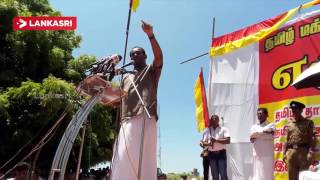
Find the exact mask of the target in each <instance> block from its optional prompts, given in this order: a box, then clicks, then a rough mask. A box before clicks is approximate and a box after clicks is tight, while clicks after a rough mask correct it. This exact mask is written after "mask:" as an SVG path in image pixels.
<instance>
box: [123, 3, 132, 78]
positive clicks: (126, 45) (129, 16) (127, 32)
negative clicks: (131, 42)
mask: <svg viewBox="0 0 320 180" xmlns="http://www.w3.org/2000/svg"><path fill="white" fill-rule="evenodd" d="M131 12H132V0H130V4H129V13H128V20H127V29H126V42H125V45H124V53H123V66H124V65H125V64H126V55H127V48H128V38H129V29H130V21H131ZM121 80H122V77H121Z"/></svg>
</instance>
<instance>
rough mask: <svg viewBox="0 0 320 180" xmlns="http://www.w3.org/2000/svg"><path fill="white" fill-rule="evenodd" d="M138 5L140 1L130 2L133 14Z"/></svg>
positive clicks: (133, 0)
mask: <svg viewBox="0 0 320 180" xmlns="http://www.w3.org/2000/svg"><path fill="white" fill-rule="evenodd" d="M139 4H140V0H132V10H133V12H136V11H137V9H138V6H139Z"/></svg>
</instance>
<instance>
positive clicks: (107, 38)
mask: <svg viewBox="0 0 320 180" xmlns="http://www.w3.org/2000/svg"><path fill="white" fill-rule="evenodd" d="M306 2H308V0H300V1H299V0H140V6H139V8H138V11H137V12H136V13H133V14H132V17H131V26H130V32H129V42H128V50H130V49H131V48H132V47H133V46H135V45H139V46H142V47H144V48H145V49H146V52H147V54H148V55H149V57H152V51H151V47H150V44H149V40H148V38H147V37H146V35H145V34H144V33H143V31H142V30H141V27H140V20H142V19H143V20H145V21H146V22H149V23H151V24H152V25H153V26H154V33H155V36H156V38H157V39H158V42H159V44H160V46H161V48H162V50H163V54H164V68H163V71H162V75H161V80H160V85H159V91H158V101H159V105H160V121H159V123H160V127H161V148H162V151H161V168H162V170H163V171H164V172H188V171H191V170H192V169H193V168H198V169H199V170H200V172H201V171H202V161H201V158H200V156H199V155H200V152H201V149H200V147H199V140H200V139H201V136H202V135H201V133H198V132H197V130H196V123H195V106H194V99H193V86H194V83H195V80H196V78H197V76H198V73H199V71H200V67H201V66H202V67H203V68H204V76H205V79H207V76H208V69H209V68H208V67H209V62H210V58H209V56H204V57H202V58H199V59H198V60H196V61H193V62H190V63H187V64H184V65H180V64H179V63H180V62H181V61H183V60H186V59H188V58H191V57H194V56H197V55H200V54H202V53H205V52H208V50H209V48H210V44H211V36H212V19H213V17H215V18H216V23H215V36H220V35H223V34H226V33H229V32H232V31H235V30H237V29H239V28H242V27H245V26H248V25H250V24H253V23H257V22H259V21H262V20H265V19H268V18H270V17H272V16H275V15H278V14H280V13H282V12H284V11H287V10H289V9H292V8H294V7H297V6H299V5H300V4H303V3H306ZM50 3H51V5H52V6H53V8H55V9H56V10H59V11H61V12H62V14H63V15H65V16H77V20H78V26H77V30H76V31H77V33H78V34H79V35H81V36H82V43H81V47H80V48H78V49H76V50H75V51H74V53H73V54H74V56H75V57H77V56H79V55H81V54H90V55H95V56H97V57H98V58H101V57H104V56H107V55H110V54H113V53H119V54H121V55H123V53H124V45H125V29H126V22H127V16H128V3H129V0H90V1H89V0H67V1H62V0H50ZM317 8H319V7H317ZM128 61H129V60H128V55H127V60H126V62H128ZM150 61H151V58H150V59H148V63H150ZM158 144H159V143H158Z"/></svg>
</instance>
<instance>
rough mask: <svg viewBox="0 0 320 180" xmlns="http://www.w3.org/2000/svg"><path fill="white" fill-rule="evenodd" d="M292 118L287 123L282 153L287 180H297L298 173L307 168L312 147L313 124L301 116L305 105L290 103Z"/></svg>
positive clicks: (295, 102)
mask: <svg viewBox="0 0 320 180" xmlns="http://www.w3.org/2000/svg"><path fill="white" fill-rule="evenodd" d="M290 108H291V110H292V115H293V118H292V119H291V121H290V122H289V123H288V134H287V143H286V146H285V152H284V154H285V155H284V161H285V162H286V163H287V165H288V175H289V180H298V177H299V172H300V171H302V170H307V169H308V167H309V161H308V158H310V157H311V150H312V148H313V147H314V143H313V130H314V123H313V121H312V120H310V119H306V118H304V117H303V116H302V115H301V114H302V111H303V109H304V108H305V105H304V104H302V103H300V102H297V101H292V102H291V103H290Z"/></svg>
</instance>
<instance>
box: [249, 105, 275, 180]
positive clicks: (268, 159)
mask: <svg viewBox="0 0 320 180" xmlns="http://www.w3.org/2000/svg"><path fill="white" fill-rule="evenodd" d="M257 117H258V120H259V122H258V123H257V124H254V125H253V126H252V127H251V135H250V141H251V142H252V143H253V179H252V180H273V179H274V176H273V172H274V148H273V147H274V144H273V134H274V130H275V125H274V123H269V122H268V121H267V117H268V110H267V109H266V108H258V110H257Z"/></svg>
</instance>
